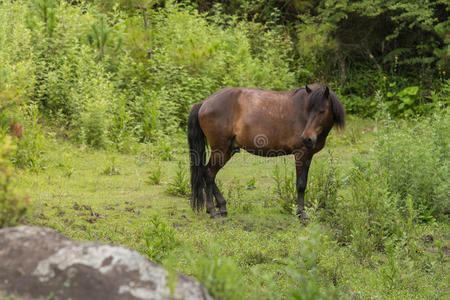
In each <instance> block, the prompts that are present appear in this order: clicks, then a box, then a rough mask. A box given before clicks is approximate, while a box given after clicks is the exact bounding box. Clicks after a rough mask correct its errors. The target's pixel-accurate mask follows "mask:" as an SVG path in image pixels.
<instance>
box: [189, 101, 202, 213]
mask: <svg viewBox="0 0 450 300" xmlns="http://www.w3.org/2000/svg"><path fill="white" fill-rule="evenodd" d="M202 104H203V103H197V104H194V106H193V107H192V109H191V113H190V114H189V118H188V142H189V154H190V158H191V191H192V196H191V206H192V209H194V210H197V211H199V210H201V209H202V208H203V205H204V204H205V199H204V197H203V189H204V187H205V171H206V137H205V134H204V133H203V131H202V129H201V127H200V124H199V122H198V111H199V110H200V107H201V106H202Z"/></svg>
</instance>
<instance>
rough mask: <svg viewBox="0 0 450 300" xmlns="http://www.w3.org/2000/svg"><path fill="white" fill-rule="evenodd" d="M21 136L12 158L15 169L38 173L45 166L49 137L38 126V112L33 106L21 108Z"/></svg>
mask: <svg viewBox="0 0 450 300" xmlns="http://www.w3.org/2000/svg"><path fill="white" fill-rule="evenodd" d="M21 111H22V112H21V114H22V115H23V117H22V118H23V121H22V123H23V127H24V130H23V135H22V137H21V138H20V139H18V141H17V151H16V153H15V155H14V157H12V162H13V163H14V165H15V166H16V167H19V168H29V169H31V170H33V171H36V172H38V171H40V170H41V169H43V168H44V167H45V165H46V159H45V156H44V154H45V151H46V150H47V147H48V139H49V137H50V135H48V134H46V133H45V132H44V131H43V130H42V126H41V125H40V124H39V112H38V110H37V107H36V106H35V105H26V106H22V109H21Z"/></svg>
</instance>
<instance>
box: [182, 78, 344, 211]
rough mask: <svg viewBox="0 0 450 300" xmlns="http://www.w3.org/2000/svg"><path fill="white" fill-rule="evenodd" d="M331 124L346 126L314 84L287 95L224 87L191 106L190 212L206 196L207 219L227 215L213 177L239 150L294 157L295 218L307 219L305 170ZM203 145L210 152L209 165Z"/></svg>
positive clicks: (335, 103) (332, 98) (335, 104)
mask: <svg viewBox="0 0 450 300" xmlns="http://www.w3.org/2000/svg"><path fill="white" fill-rule="evenodd" d="M333 125H336V126H337V127H338V128H343V127H344V126H345V110H344V107H343V106H342V104H341V102H340V101H339V99H338V98H337V97H336V95H335V94H334V92H333V91H331V90H330V89H329V88H328V87H326V86H321V85H318V84H314V85H311V86H308V85H307V86H306V87H305V88H297V89H293V90H291V91H287V92H276V91H269V90H264V89H255V88H225V89H222V90H220V91H218V92H216V93H214V94H212V95H211V96H209V97H208V98H207V99H206V100H205V101H203V102H201V103H197V104H194V106H193V107H192V109H191V112H190V114H189V118H188V142H189V151H190V159H191V189H192V198H191V206H192V208H193V209H196V210H201V209H202V208H203V206H204V203H205V198H204V194H203V191H205V194H206V211H207V212H209V213H210V214H211V217H212V218H214V217H219V216H226V215H227V210H226V201H225V198H224V197H223V196H222V194H221V193H220V191H219V188H218V187H217V185H216V183H215V178H216V175H217V172H218V171H219V170H220V169H221V168H222V167H223V166H224V165H225V164H226V163H227V161H228V160H229V159H230V158H231V157H232V156H233V154H235V153H237V152H239V150H240V148H242V149H245V150H246V151H248V152H250V153H253V154H256V155H260V156H279V155H288V154H293V155H294V157H295V163H296V164H295V165H296V172H297V182H296V183H297V184H296V187H297V193H298V199H297V206H298V209H297V214H298V215H299V217H300V218H301V219H306V218H308V216H307V215H306V213H305V211H304V208H305V207H304V194H305V188H306V181H307V177H308V170H309V166H310V164H311V159H312V157H313V155H314V154H315V153H317V152H318V151H320V150H321V149H322V148H323V147H324V146H325V140H326V138H327V136H328V133H329V132H330V130H331V128H332V127H333ZM207 141H208V142H209V145H210V147H211V156H210V159H209V162H208V164H206V143H207ZM213 196H214V197H215V198H216V202H217V207H218V208H219V211H216V208H215V207H214V201H213Z"/></svg>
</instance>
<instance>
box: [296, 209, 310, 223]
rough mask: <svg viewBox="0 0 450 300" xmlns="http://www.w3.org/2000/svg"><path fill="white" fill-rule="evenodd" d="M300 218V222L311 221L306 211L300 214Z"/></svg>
mask: <svg viewBox="0 0 450 300" xmlns="http://www.w3.org/2000/svg"><path fill="white" fill-rule="evenodd" d="M298 218H299V219H300V220H302V221H303V220H305V221H306V220H309V217H308V215H307V214H306V213H305V211H302V212H300V213H298Z"/></svg>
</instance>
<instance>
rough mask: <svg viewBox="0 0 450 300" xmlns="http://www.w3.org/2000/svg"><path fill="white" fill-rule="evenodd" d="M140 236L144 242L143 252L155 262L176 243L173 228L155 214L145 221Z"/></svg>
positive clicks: (164, 256) (165, 254) (164, 255)
mask: <svg viewBox="0 0 450 300" xmlns="http://www.w3.org/2000/svg"><path fill="white" fill-rule="evenodd" d="M142 238H143V240H144V242H145V247H144V248H143V252H144V253H145V254H146V255H147V257H148V259H149V260H151V261H153V262H156V263H161V262H162V260H163V259H164V258H166V257H167V256H168V255H169V254H170V252H171V251H172V250H173V249H174V248H175V247H176V246H177V243H178V242H177V240H176V238H175V230H174V228H173V227H172V226H170V225H169V224H167V223H166V222H164V220H162V219H161V218H159V217H158V216H156V215H155V216H153V217H152V218H151V219H150V221H149V222H148V223H147V225H146V228H145V229H144V231H143V234H142Z"/></svg>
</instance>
